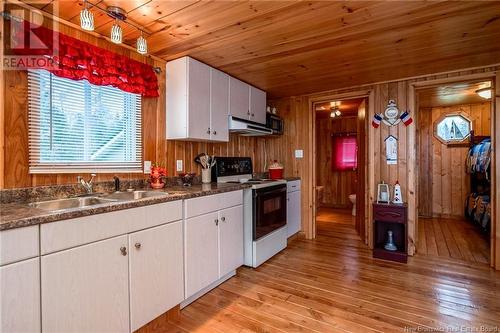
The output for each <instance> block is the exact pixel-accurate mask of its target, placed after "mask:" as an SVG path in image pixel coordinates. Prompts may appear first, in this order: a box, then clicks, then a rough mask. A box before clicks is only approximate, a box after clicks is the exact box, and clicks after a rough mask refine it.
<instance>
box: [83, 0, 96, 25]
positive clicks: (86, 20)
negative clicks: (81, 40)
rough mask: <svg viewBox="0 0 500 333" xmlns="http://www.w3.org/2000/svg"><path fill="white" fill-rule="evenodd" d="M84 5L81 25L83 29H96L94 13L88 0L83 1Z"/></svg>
mask: <svg viewBox="0 0 500 333" xmlns="http://www.w3.org/2000/svg"><path fill="white" fill-rule="evenodd" d="M83 7H84V8H83V9H82V11H81V12H80V26H81V27H82V29H83V30H87V31H94V14H92V12H91V11H90V10H89V8H88V4H87V1H84V2H83Z"/></svg>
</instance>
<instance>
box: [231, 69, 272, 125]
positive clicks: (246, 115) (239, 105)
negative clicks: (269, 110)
mask: <svg viewBox="0 0 500 333" xmlns="http://www.w3.org/2000/svg"><path fill="white" fill-rule="evenodd" d="M229 114H230V115H231V116H233V117H237V118H241V119H245V120H251V121H255V122H257V123H261V124H265V123H266V92H265V91H263V90H260V89H258V88H255V87H253V86H251V85H249V84H246V83H245V82H242V81H240V80H238V79H235V78H233V77H232V78H230V79H229Z"/></svg>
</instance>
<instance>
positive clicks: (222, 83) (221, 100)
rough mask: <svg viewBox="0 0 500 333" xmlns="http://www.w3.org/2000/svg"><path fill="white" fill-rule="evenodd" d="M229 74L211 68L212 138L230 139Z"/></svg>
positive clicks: (216, 139)
mask: <svg viewBox="0 0 500 333" xmlns="http://www.w3.org/2000/svg"><path fill="white" fill-rule="evenodd" d="M228 115H229V75H227V74H226V73H223V72H221V71H219V70H217V69H215V68H210V130H211V134H210V139H211V140H213V141H226V142H227V141H229V129H228Z"/></svg>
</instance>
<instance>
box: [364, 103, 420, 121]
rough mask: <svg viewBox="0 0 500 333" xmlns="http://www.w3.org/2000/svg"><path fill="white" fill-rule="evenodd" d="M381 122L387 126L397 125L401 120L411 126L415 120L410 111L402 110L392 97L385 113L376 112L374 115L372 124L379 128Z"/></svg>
mask: <svg viewBox="0 0 500 333" xmlns="http://www.w3.org/2000/svg"><path fill="white" fill-rule="evenodd" d="M381 122H383V123H384V124H386V125H387V126H395V125H397V124H399V123H400V122H403V124H405V126H409V125H410V124H411V123H412V122H413V119H412V118H411V116H410V113H409V112H408V111H404V112H400V111H399V109H398V106H397V104H396V102H395V101H394V100H393V99H391V100H389V103H387V107H386V109H385V111H384V113H380V114H375V115H374V116H373V120H372V126H373V127H374V128H378V127H379V126H380V123H381Z"/></svg>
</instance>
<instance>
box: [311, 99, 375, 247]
mask: <svg viewBox="0 0 500 333" xmlns="http://www.w3.org/2000/svg"><path fill="white" fill-rule="evenodd" d="M367 102H368V101H367V98H365V97H360V98H350V99H336V100H326V101H321V102H317V103H315V104H314V112H315V133H316V140H315V142H316V147H315V148H316V149H315V150H316V155H315V168H316V170H315V171H316V184H315V185H316V233H317V235H321V234H322V233H331V232H332V230H334V232H336V233H338V236H339V237H342V238H350V237H352V236H354V237H359V235H361V236H362V237H361V238H362V239H364V235H365V209H364V208H365V203H364V200H365V194H366V191H365V178H366V144H365V140H366V108H367ZM332 224H335V227H334V228H332Z"/></svg>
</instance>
